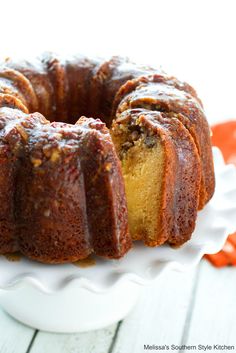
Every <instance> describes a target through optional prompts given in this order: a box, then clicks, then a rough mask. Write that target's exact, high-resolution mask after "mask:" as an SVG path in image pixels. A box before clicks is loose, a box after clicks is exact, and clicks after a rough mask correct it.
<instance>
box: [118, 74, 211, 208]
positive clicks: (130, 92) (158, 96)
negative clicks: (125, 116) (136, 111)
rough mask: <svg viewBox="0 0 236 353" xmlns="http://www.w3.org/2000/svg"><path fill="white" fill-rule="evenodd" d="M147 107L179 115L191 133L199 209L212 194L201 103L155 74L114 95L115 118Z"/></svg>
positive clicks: (207, 136) (170, 80) (191, 93)
mask: <svg viewBox="0 0 236 353" xmlns="http://www.w3.org/2000/svg"><path fill="white" fill-rule="evenodd" d="M147 107H148V109H149V110H154V111H161V112H173V113H180V115H178V119H179V120H180V121H181V122H182V123H183V124H184V125H185V127H186V128H187V129H188V130H189V132H190V133H191V135H192V137H193V139H194V142H195V144H196V146H197V149H198V152H199V156H200V159H201V189H200V199H199V209H202V208H203V207H204V205H205V204H206V203H207V202H208V201H209V200H210V199H211V197H212V195H213V193H214V189H215V178H214V166H213V158H212V149H211V140H210V129H209V125H208V122H207V120H206V117H205V115H204V112H203V108H202V103H201V101H200V100H199V98H198V97H197V95H196V92H195V91H194V89H193V88H192V87H191V86H189V85H188V84H186V83H182V82H180V81H178V80H177V79H176V78H173V77H168V76H166V75H162V74H158V75H150V76H149V77H141V78H138V79H134V80H130V81H128V82H127V83H126V84H124V85H123V86H122V87H121V88H120V90H119V91H118V93H117V95H116V98H115V101H114V107H113V110H114V114H116V115H117V116H119V115H120V114H121V113H122V112H123V111H125V110H127V109H131V108H147Z"/></svg>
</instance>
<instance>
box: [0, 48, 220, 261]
mask: <svg viewBox="0 0 236 353" xmlns="http://www.w3.org/2000/svg"><path fill="white" fill-rule="evenodd" d="M85 116H86V117H85ZM45 117H46V118H47V119H48V120H47V119H46V118H45ZM91 117H92V118H91ZM109 128H110V131H109ZM110 133H111V135H110ZM0 166H1V167H0V254H4V253H10V252H15V251H20V252H21V253H23V254H24V255H26V256H27V257H29V258H32V259H35V260H37V261H41V262H45V263H63V262H73V261H77V260H78V259H83V258H86V257H87V256H88V255H89V254H91V253H93V252H94V253H95V254H97V255H100V256H103V257H107V258H120V257H122V256H123V255H124V254H125V253H126V252H127V251H128V250H129V249H130V247H131V242H132V241H131V237H132V239H134V240H135V239H139V240H143V241H144V243H145V244H146V245H148V246H156V245H160V244H163V243H165V242H168V243H169V244H171V245H174V246H179V245H181V244H183V243H184V242H185V241H187V240H188V239H189V238H190V236H191V234H192V232H193V230H194V226H195V220H196V216H197V210H198V209H201V208H203V207H204V205H205V204H206V202H208V200H209V199H210V198H211V197H212V195H213V192H214V169H213V162H212V151H211V144H210V132H209V126H208V123H207V120H206V118H205V115H204V112H203V108H202V103H201V101H200V100H199V98H198V97H197V95H196V92H195V91H194V90H193V88H192V87H190V86H189V85H187V84H186V83H182V82H180V81H178V80H177V79H175V78H173V77H169V76H167V75H166V74H165V73H163V72H162V71H161V70H158V69H153V68H151V67H144V66H139V65H136V64H134V63H132V62H130V61H129V60H128V59H123V58H120V57H113V58H111V59H110V60H108V61H104V60H102V59H99V58H97V59H96V58H95V59H91V58H87V57H83V56H74V57H71V58H70V59H64V58H61V57H59V56H56V55H55V54H52V53H45V54H43V55H42V56H41V57H39V58H37V59H34V60H29V61H26V60H23V61H16V62H15V61H13V60H12V59H10V58H7V59H6V60H5V61H4V62H2V63H1V64H0ZM127 207H128V210H127ZM130 234H131V236H130Z"/></svg>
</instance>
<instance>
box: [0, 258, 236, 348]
mask: <svg viewBox="0 0 236 353" xmlns="http://www.w3.org/2000/svg"><path fill="white" fill-rule="evenodd" d="M145 344H146V345H148V344H149V345H158V346H159V345H169V346H170V350H171V345H172V344H173V345H176V346H179V345H182V344H183V345H184V344H185V345H196V346H198V345H199V344H202V345H212V346H213V345H214V344H221V345H230V346H233V345H234V346H235V349H234V350H233V351H236V268H224V269H215V268H214V267H212V266H211V265H210V264H209V263H207V262H206V261H205V260H202V261H201V263H200V265H199V266H198V268H197V269H194V270H193V271H191V272H187V273H184V274H183V273H178V272H168V273H166V274H165V275H163V276H162V277H161V278H160V279H159V280H158V281H157V282H156V284H155V286H154V288H153V287H148V288H147V289H146V290H145V291H144V293H143V295H142V298H141V300H140V302H139V303H138V305H137V306H136V307H135V309H134V310H133V312H132V313H130V315H129V316H128V317H127V318H126V319H125V320H123V321H121V322H119V323H118V324H115V325H112V326H110V327H108V328H106V329H103V330H99V331H93V332H89V333H80V334H51V333H45V332H40V331H35V330H33V329H31V328H28V327H26V326H24V325H22V324H21V323H19V322H16V321H15V320H14V319H12V318H10V317H9V316H8V315H7V314H5V313H4V312H3V311H2V310H1V309H0V353H29V352H30V353H61V352H63V353H131V352H133V353H141V352H151V351H153V350H145V349H144V345H145ZM154 351H157V350H154ZM175 351H176V352H178V351H179V350H178V349H177V347H176V350H175ZM197 351H199V349H197ZM212 351H213V352H214V350H212ZM217 351H218V352H219V351H223V350H217ZM231 351H232V350H231Z"/></svg>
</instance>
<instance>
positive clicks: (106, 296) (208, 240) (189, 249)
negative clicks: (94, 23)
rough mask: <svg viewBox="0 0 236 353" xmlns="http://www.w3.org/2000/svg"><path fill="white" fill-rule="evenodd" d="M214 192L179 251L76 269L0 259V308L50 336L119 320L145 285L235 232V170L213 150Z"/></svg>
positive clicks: (136, 251) (136, 253)
mask: <svg viewBox="0 0 236 353" xmlns="http://www.w3.org/2000/svg"><path fill="white" fill-rule="evenodd" d="M214 161H215V172H216V191H215V195H214V197H213V199H212V200H211V201H210V202H209V204H208V205H207V206H206V207H205V208H204V210H203V211H201V212H199V215H198V220H197V226H196V230H195V232H194V234H193V236H192V239H191V240H190V241H189V242H188V243H186V244H185V245H184V246H182V247H181V248H180V249H176V250H175V249H172V248H170V247H169V246H162V247H159V248H146V247H144V246H142V244H135V246H134V248H133V249H132V250H131V251H130V252H129V253H128V254H127V255H126V256H125V257H124V258H123V259H121V260H112V261H106V260H102V259H100V258H94V259H95V262H96V263H95V265H93V266H88V267H84V268H83V267H79V266H75V265H72V264H67V265H43V264H40V263H37V262H33V261H29V260H27V259H25V258H23V257H22V258H21V259H20V261H15V262H11V261H9V260H7V259H6V258H5V257H4V256H0V304H1V306H2V307H3V309H4V310H5V311H6V312H8V313H9V314H10V315H11V316H13V317H14V318H16V319H18V320H19V321H21V322H23V323H25V324H27V325H29V326H32V327H34V328H37V329H40V330H45V331H52V332H81V331H88V330H94V329H99V328H102V327H105V326H107V325H109V324H112V323H114V322H116V321H118V320H120V319H122V318H124V317H125V316H126V315H127V313H128V312H129V311H130V310H131V309H132V307H133V306H134V305H135V303H136V301H137V299H138V298H139V295H140V293H141V291H142V289H143V288H144V286H145V285H147V284H150V283H152V282H153V281H154V280H157V278H158V277H159V276H160V275H162V274H163V273H164V272H165V271H166V270H169V269H175V270H180V271H183V270H186V269H189V268H191V267H193V266H196V265H197V264H198V263H199V261H200V259H201V258H202V256H203V255H204V254H211V253H216V252H218V251H219V250H220V249H221V248H222V246H223V244H224V242H225V240H226V238H227V235H228V234H229V233H231V232H233V231H235V229H236V168H235V167H234V166H232V165H225V164H224V162H223V159H222V156H221V154H220V152H219V150H217V149H215V148H214Z"/></svg>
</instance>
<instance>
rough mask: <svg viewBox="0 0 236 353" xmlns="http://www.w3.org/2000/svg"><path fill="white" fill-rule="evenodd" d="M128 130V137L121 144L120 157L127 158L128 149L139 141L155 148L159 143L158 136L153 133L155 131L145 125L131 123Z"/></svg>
mask: <svg viewBox="0 0 236 353" xmlns="http://www.w3.org/2000/svg"><path fill="white" fill-rule="evenodd" d="M128 131H129V134H128V139H127V141H126V142H124V143H123V144H122V145H121V149H120V159H123V158H125V156H126V154H127V152H128V150H129V149H130V148H131V147H133V146H135V145H136V144H137V143H144V145H145V146H146V147H147V148H153V147H155V146H156V144H157V136H156V135H154V134H153V131H151V130H149V129H147V128H144V127H143V126H140V125H137V124H132V123H131V124H130V125H129V126H128Z"/></svg>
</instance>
